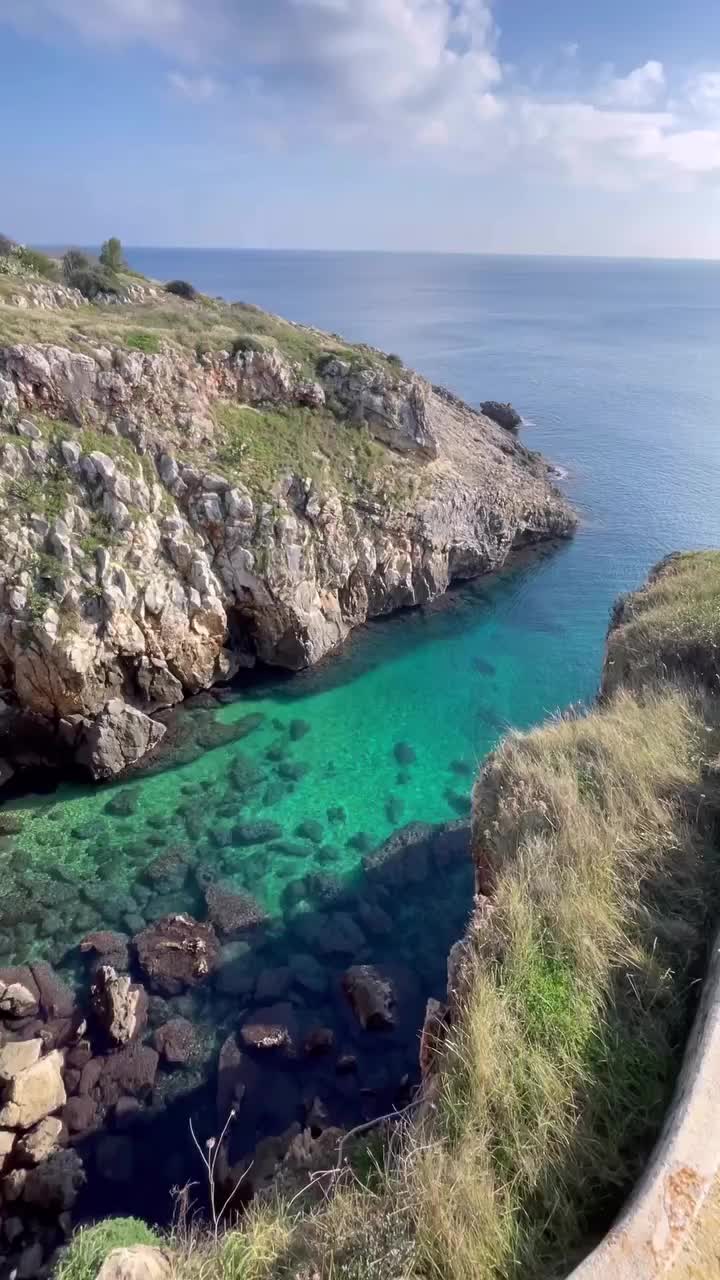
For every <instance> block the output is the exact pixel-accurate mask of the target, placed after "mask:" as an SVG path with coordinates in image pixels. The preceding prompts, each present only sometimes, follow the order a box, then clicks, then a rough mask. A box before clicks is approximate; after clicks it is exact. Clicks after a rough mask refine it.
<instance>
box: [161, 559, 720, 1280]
mask: <svg viewBox="0 0 720 1280" xmlns="http://www.w3.org/2000/svg"><path fill="white" fill-rule="evenodd" d="M674 566H675V567H674V568H673V569H672V570H671V571H670V572H666V573H665V576H664V578H663V582H662V586H660V585H659V582H658V580H656V582H655V584H654V585H653V586H651V587H650V588H649V590H648V591H647V592H646V593H643V594H642V596H641V597H640V598H637V597H636V598H635V599H634V600H633V601H631V602H630V603H629V604H626V609H629V610H630V614H632V615H633V616H635V617H636V619H637V621H638V623H639V619H640V617H642V618H643V619H644V621H643V623H642V626H643V632H642V635H643V642H642V646H640V648H639V649H638V651H637V652H638V653H639V655H640V658H641V659H642V660H643V661H645V659H647V658H648V655H650V654H652V653H655V652H659V651H660V649H661V648H662V646H663V645H665V644H666V642H667V637H668V635H672V638H673V645H674V647H675V649H676V650H678V651H679V650H680V649H683V648H684V647H690V648H691V649H692V652H693V653H694V654H695V656H696V657H698V655H699V658H700V663H699V670H700V672H701V674H702V673H704V672H705V671H706V670H707V663H708V661H709V658H710V656H711V655H712V654H713V653H714V649H715V645H716V643H717V640H718V638H720V623H719V622H718V606H719V605H720V553H708V554H704V555H702V556H695V557H682V559H681V560H680V561H675V562H674ZM711 584H712V585H711ZM692 600H697V601H698V602H699V608H698V609H696V608H695V607H694V606H693V605H692V604H690V603H689V601H692ZM653 616H655V617H656V619H657V627H656V629H653V627H652V625H651V624H650V621H649V620H650V619H651V618H652V617H653ZM611 647H612V641H611ZM649 669H652V670H653V671H654V670H655V667H654V666H653V664H652V663H650V664H649ZM685 674H686V676H687V677H688V680H689V681H690V683H689V684H686V685H679V684H677V683H670V682H667V681H665V682H664V683H660V684H658V683H655V682H654V683H652V684H648V685H646V686H645V687H644V688H643V689H642V690H640V691H637V690H636V691H634V692H631V691H628V690H626V689H619V690H618V691H617V692H616V693H615V694H614V696H613V697H611V698H609V699H608V700H606V702H605V703H604V704H603V705H602V706H599V707H596V708H593V709H592V710H590V711H589V712H588V713H586V714H584V715H583V714H577V715H575V714H573V715H569V716H566V717H563V718H560V719H557V720H554V721H551V722H549V723H548V724H547V725H545V726H543V727H541V728H539V729H536V730H534V731H533V732H530V733H526V734H511V735H510V736H509V737H508V738H507V739H506V740H505V742H504V743H503V744H502V745H501V746H500V748H499V749H498V750H497V751H496V752H495V753H494V754H493V756H491V757H490V759H489V761H488V762H487V763H486V766H485V768H484V769H483V772H482V774H481V776H480V778H479V780H478V782H477V784H476V790H475V821H474V837H473V838H474V844H475V850H474V851H475V854H476V856H478V857H479V858H481V859H482V860H483V862H486V863H489V865H490V867H491V868H492V875H493V877H494V881H495V889H494V903H493V906H492V909H491V910H490V911H487V910H486V911H483V910H480V911H479V912H478V913H477V915H476V918H475V921H474V923H473V926H472V928H471V930H470V932H469V936H468V941H467V945H466V950H465V959H464V968H463V985H462V990H463V992H464V994H463V996H462V998H461V1000H460V1004H459V1013H458V1016H456V1018H455V1020H454V1025H453V1027H452V1029H451V1031H450V1033H449V1035H448V1040H447V1043H446V1045H445V1046H444V1048H443V1050H442V1053H441V1069H440V1072H439V1075H438V1078H437V1080H436V1094H435V1096H434V1105H433V1107H432V1108H431V1109H430V1110H429V1111H427V1112H426V1114H425V1116H424V1118H423V1119H422V1120H421V1121H419V1120H416V1121H414V1122H406V1123H405V1127H404V1128H403V1129H402V1130H401V1131H399V1130H396V1131H395V1134H394V1137H393V1139H392V1141H391V1142H390V1143H389V1144H388V1145H387V1146H386V1147H385V1150H384V1152H383V1153H381V1154H380V1155H379V1156H378V1155H377V1154H375V1155H373V1154H372V1152H371V1153H367V1152H366V1153H365V1154H364V1156H363V1157H362V1158H361V1159H359V1160H357V1161H356V1162H355V1169H354V1171H349V1172H348V1173H347V1174H346V1175H345V1177H344V1179H343V1180H342V1181H341V1183H340V1185H339V1188H338V1190H337V1191H336V1193H335V1195H334V1196H330V1197H329V1198H327V1199H326V1200H321V1201H320V1203H319V1204H318V1203H315V1204H314V1205H313V1204H310V1205H309V1207H307V1208H306V1209H304V1210H302V1209H301V1202H298V1201H297V1200H296V1201H295V1202H294V1203H292V1204H291V1203H286V1204H283V1203H282V1202H281V1201H275V1202H272V1203H266V1204H262V1203H261V1204H258V1205H256V1206H255V1207H254V1208H253V1209H252V1211H251V1213H250V1215H249V1217H248V1218H247V1219H246V1220H245V1223H244V1226H243V1228H242V1230H235V1231H231V1232H229V1233H228V1234H227V1235H226V1236H225V1237H224V1238H222V1239H221V1240H220V1242H219V1243H218V1244H216V1243H215V1242H214V1241H212V1240H211V1239H208V1238H205V1239H203V1237H202V1236H201V1235H200V1236H195V1237H193V1238H192V1240H191V1241H190V1242H189V1243H188V1241H187V1240H185V1241H176V1248H177V1267H178V1275H180V1276H183V1277H187V1278H190V1277H195V1276H197V1277H199V1276H201V1275H202V1276H203V1277H207V1278H208V1280H210V1278H213V1280H214V1278H215V1277H217V1278H218V1280H220V1278H222V1280H240V1277H242V1280H266V1278H267V1280H269V1278H270V1277H273V1278H275V1277H290V1276H295V1275H297V1274H306V1273H307V1274H308V1275H310V1274H313V1275H314V1274H317V1275H319V1276H321V1277H323V1278H324V1277H328V1278H331V1277H332V1278H333V1280H338V1278H339V1277H346V1278H347V1280H370V1278H371V1277H375V1276H378V1277H379V1276H383V1277H411V1276H418V1277H428V1278H430V1277H437V1278H438V1280H441V1278H442V1280H542V1278H544V1277H548V1278H550V1277H552V1276H555V1275H557V1274H563V1272H564V1271H565V1270H567V1269H568V1268H569V1266H570V1265H571V1263H572V1262H573V1261H574V1260H575V1258H576V1257H577V1256H578V1255H579V1254H580V1253H582V1251H583V1249H586V1248H587V1247H588V1246H589V1245H591V1244H592V1243H593V1241H594V1237H595V1236H596V1235H597V1234H598V1233H600V1232H601V1231H602V1230H604V1229H605V1227H606V1226H607V1224H608V1221H609V1219H610V1217H611V1216H612V1214H613V1213H614V1212H615V1210H616V1209H617V1208H618V1207H619V1204H620V1203H621V1201H622V1198H623V1197H624V1195H625V1194H626V1193H627V1191H628V1190H629V1188H630V1186H631V1185H632V1182H633V1180H634V1179H635V1178H636V1177H637V1175H638V1173H639V1171H640V1169H641V1167H642V1164H643V1162H644V1160H645V1159H646V1157H647V1155H648V1153H649V1150H650V1147H651V1145H652V1142H653V1140H654V1137H655V1135H656V1133H657V1131H658V1129H659V1126H660V1124H661V1121H662V1117H663V1113H664V1110H665V1108H666V1105H667V1102H668V1100H669V1097H670V1094H671V1091H672V1086H673V1081H674V1078H675V1075H676V1072H677V1068H678V1064H679V1061H680V1058H681V1054H682V1047H683V1042H684V1038H685V1035H686V1032H687V1029H688V1023H689V1018H690V1016H691V1012H692V985H693V983H694V981H695V979H696V977H697V975H698V973H699V972H700V970H701V966H702V963H703V959H704V949H705V945H706V941H707V937H708V930H709V928H710V927H711V926H712V924H713V922H714V919H715V916H716V908H717V897H718V854H717V849H716V840H715V830H716V822H717V813H718V809H719V807H720V795H718V783H717V781H713V780H712V775H710V776H709V775H708V770H707V769H706V764H707V762H708V761H709V760H712V759H714V758H715V757H716V756H717V754H718V750H719V748H720V717H719V715H718V710H717V708H716V706H715V704H714V699H713V698H712V697H711V696H709V695H708V691H707V688H704V687H702V686H700V687H699V686H698V682H697V680H696V679H694V677H695V671H694V670H693V669H688V670H687V671H686V673H685Z"/></svg>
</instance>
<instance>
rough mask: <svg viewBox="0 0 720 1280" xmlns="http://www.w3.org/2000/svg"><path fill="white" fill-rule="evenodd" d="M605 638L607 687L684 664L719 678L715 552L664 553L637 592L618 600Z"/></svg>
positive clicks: (719, 580) (711, 682)
mask: <svg viewBox="0 0 720 1280" xmlns="http://www.w3.org/2000/svg"><path fill="white" fill-rule="evenodd" d="M614 621H615V623H616V625H615V627H614V629H613V631H611V634H610V637H609V641H608V655H607V660H606V663H605V671H604V687H605V689H606V690H607V691H611V690H613V689H615V688H617V687H618V686H619V685H620V684H625V685H631V686H632V687H633V688H638V687H640V686H641V685H642V684H644V683H645V682H646V681H647V680H648V679H652V678H661V679H662V678H663V677H665V676H666V675H668V674H672V673H674V672H677V671H682V670H683V669H688V668H690V669H691V670H692V671H693V672H694V674H695V675H696V676H697V677H698V678H700V679H701V680H703V681H704V682H705V683H706V684H707V685H708V686H709V687H711V688H712V689H713V690H714V691H715V692H717V690H718V681H719V680H720V552H718V551H695V552H688V553H687V554H685V555H676V556H670V557H669V558H668V559H667V560H665V561H663V562H662V564H660V565H658V567H657V568H656V569H655V570H654V571H653V573H652V574H651V576H650V579H649V581H648V584H647V586H645V587H644V588H643V589H642V590H641V591H637V592H634V593H633V594H632V595H629V596H626V597H625V598H624V599H623V600H621V601H620V602H619V604H618V606H617V608H616V614H615V619H614Z"/></svg>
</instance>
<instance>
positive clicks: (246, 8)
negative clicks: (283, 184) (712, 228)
mask: <svg viewBox="0 0 720 1280" xmlns="http://www.w3.org/2000/svg"><path fill="white" fill-rule="evenodd" d="M0 11H1V12H2V18H0V22H2V20H3V18H4V19H5V20H8V19H11V20H14V21H15V22H16V23H17V24H20V25H22V26H23V27H24V29H26V30H28V31H30V32H34V33H35V34H37V35H42V36H44V37H53V36H55V35H56V34H58V33H62V32H65V33H67V32H68V31H71V32H72V33H73V34H74V35H75V36H77V34H79V35H80V36H81V38H83V39H85V40H86V41H88V42H95V43H96V42H98V41H101V42H113V43H115V44H123V43H125V44H128V45H132V44H136V43H142V44H146V45H150V46H152V47H153V48H155V49H156V50H157V51H158V53H159V54H160V55H161V56H162V57H163V58H164V59H165V61H166V64H167V71H166V75H167V77H168V83H169V85H170V86H171V88H172V89H173V91H174V92H175V93H178V94H180V95H182V96H184V97H185V98H187V99H189V100H190V101H192V102H195V103H202V104H205V105H206V106H207V108H208V110H211V109H212V108H213V105H214V103H215V101H216V100H217V99H218V98H219V97H220V95H221V92H222V96H223V97H224V98H226V99H228V100H229V101H230V103H231V105H232V106H233V107H236V110H235V111H234V112H233V111H228V110H227V102H224V104H223V118H224V122H225V123H226V125H227V121H228V120H229V119H232V118H233V116H234V117H235V118H236V119H237V120H241V121H242V128H243V133H244V137H245V138H247V136H250V135H254V137H255V139H256V141H258V142H259V144H261V145H262V144H266V145H278V143H282V142H285V143H287V144H295V143H296V142H297V143H299V144H300V145H302V144H303V143H305V142H307V141H308V139H311V140H312V141H313V143H318V144H321V143H323V142H334V143H337V144H339V145H342V146H345V147H348V148H349V147H357V146H362V145H367V146H369V147H373V148H375V150H376V151H377V152H378V153H381V154H382V155H387V154H389V153H390V152H391V151H392V149H393V148H395V149H397V151H398V152H399V153H400V154H402V155H407V154H409V153H412V151H413V149H414V148H415V149H417V150H418V152H419V154H421V155H422V156H423V157H426V162H427V163H428V164H430V163H433V164H436V165H440V164H441V163H446V164H452V165H465V166H466V167H471V168H472V169H473V170H479V169H482V170H484V171H486V172H492V171H493V170H499V169H501V168H505V169H510V170H515V171H516V172H523V171H524V170H525V169H526V168H527V167H532V168H534V169H536V170H538V169H539V170H541V171H542V172H543V173H552V174H555V175H558V176H563V175H564V176H565V178H566V179H567V178H568V177H569V178H570V179H571V180H572V181H574V182H578V183H583V184H600V185H603V186H608V187H631V186H632V187H637V186H640V185H642V184H651V185H655V186H657V187H663V186H665V187H668V188H671V187H673V186H678V185H682V184H688V183H693V182H700V181H706V180H707V179H708V177H710V176H713V177H715V178H716V179H717V180H718V181H719V182H720V71H715V70H713V69H711V68H708V69H706V70H705V71H703V72H702V73H701V74H696V75H695V76H694V77H692V79H690V80H688V79H687V76H684V75H683V73H682V72H681V71H680V70H673V69H670V68H665V67H664V66H663V64H662V63H661V62H658V61H656V60H653V59H650V60H648V61H647V62H645V63H643V64H642V65H641V66H638V67H636V68H634V69H632V70H631V71H630V72H629V73H628V74H626V75H624V76H617V75H616V74H615V72H614V70H613V69H610V70H609V71H608V70H607V69H606V70H605V72H604V73H603V72H599V73H598V77H596V78H595V79H594V80H593V81H592V82H590V81H588V83H587V84H586V85H585V86H582V85H580V84H579V78H580V71H579V70H578V69H577V61H576V53H577V47H576V45H575V44H574V43H569V44H567V45H566V46H564V50H563V52H564V55H565V59H566V60H565V63H564V70H563V72H562V75H561V76H560V80H559V81H558V82H556V83H555V84H553V83H552V81H551V80H550V81H549V80H548V77H549V75H550V72H549V71H548V72H545V73H544V75H543V78H542V79H541V80H540V81H539V82H537V83H536V81H535V80H534V79H533V80H531V81H530V82H529V85H530V87H528V85H527V84H523V83H522V79H521V75H520V72H519V71H518V70H517V69H516V68H510V67H509V66H504V65H503V63H502V61H501V52H502V45H501V40H500V35H499V33H498V31H497V28H496V26H495V23H494V19H493V0H202V3H200V0H2V7H1V9H0ZM568 60H569V62H568ZM570 65H571V66H572V67H573V68H574V69H573V72H572V80H573V81H574V82H575V85H576V87H575V90H574V91H572V92H571V91H570V90H569V89H568V83H569V81H568V71H569V66H570ZM228 82H232V85H233V88H232V90H231V89H230V88H229V87H224V86H225V85H227V84H228ZM670 85H672V87H673V95H672V98H670V96H669V86H670ZM677 85H681V90H678V89H677V88H676V86H677Z"/></svg>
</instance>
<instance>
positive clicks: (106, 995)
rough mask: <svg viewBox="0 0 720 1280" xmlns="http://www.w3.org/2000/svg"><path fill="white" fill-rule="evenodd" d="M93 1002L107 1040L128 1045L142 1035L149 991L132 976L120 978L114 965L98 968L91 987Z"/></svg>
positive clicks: (99, 1024) (107, 1041)
mask: <svg viewBox="0 0 720 1280" xmlns="http://www.w3.org/2000/svg"><path fill="white" fill-rule="evenodd" d="M90 1004H91V1007H92V1012H93V1017H94V1020H95V1022H96V1024H97V1026H98V1027H99V1029H100V1033H101V1035H102V1037H103V1039H104V1040H105V1041H106V1043H108V1044H111V1045H116V1046H120V1045H124V1044H129V1043H130V1041H131V1040H136V1039H137V1037H138V1036H139V1035H141V1034H142V1032H143V1030H144V1028H145V1023H146V1022H147V1011H148V997H147V992H146V990H145V988H144V987H142V986H140V985H139V983H133V982H131V980H130V978H128V977H126V976H123V977H119V976H118V974H117V973H116V972H115V970H114V969H113V968H112V966H111V965H101V966H100V968H99V969H98V971H97V973H96V975H95V981H94V982H93V985H92V987H91V989H90Z"/></svg>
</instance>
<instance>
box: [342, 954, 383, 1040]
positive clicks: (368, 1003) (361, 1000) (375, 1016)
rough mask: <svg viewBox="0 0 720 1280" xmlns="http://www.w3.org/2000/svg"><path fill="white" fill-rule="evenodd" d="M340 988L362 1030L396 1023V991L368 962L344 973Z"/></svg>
mask: <svg viewBox="0 0 720 1280" xmlns="http://www.w3.org/2000/svg"><path fill="white" fill-rule="evenodd" d="M342 988H343V991H344V992H345V995H346V996H347V998H348V1000H349V1002H350V1005H351V1007H352V1010H353V1012H354V1014H355V1016H356V1018H357V1020H358V1022H359V1023H360V1026H361V1027H362V1028H363V1030H370V1031H380V1030H389V1029H390V1028H392V1027H394V1026H395V1006H396V1001H395V991H394V989H393V986H392V983H391V982H389V981H388V979H386V978H384V977H383V976H382V974H381V973H380V972H379V970H378V969H376V968H374V967H373V966H372V965H369V964H358V965H353V966H352V968H350V969H348V970H347V971H346V973H344V974H343V979H342Z"/></svg>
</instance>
